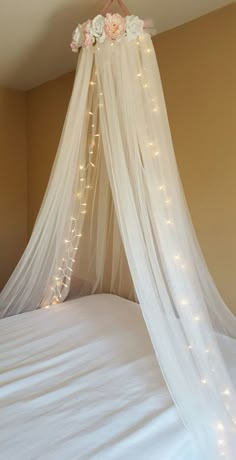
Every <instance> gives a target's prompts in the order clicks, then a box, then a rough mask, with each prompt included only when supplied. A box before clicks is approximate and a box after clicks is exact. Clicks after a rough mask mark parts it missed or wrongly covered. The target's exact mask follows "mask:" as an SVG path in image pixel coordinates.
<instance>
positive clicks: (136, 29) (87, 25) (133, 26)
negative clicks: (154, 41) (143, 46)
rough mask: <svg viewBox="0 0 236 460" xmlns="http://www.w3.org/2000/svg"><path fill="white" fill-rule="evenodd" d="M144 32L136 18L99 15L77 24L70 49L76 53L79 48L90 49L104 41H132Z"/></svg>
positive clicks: (142, 25) (142, 24) (142, 26)
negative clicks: (124, 39) (123, 39)
mask: <svg viewBox="0 0 236 460" xmlns="http://www.w3.org/2000/svg"><path fill="white" fill-rule="evenodd" d="M143 32H144V21H142V19H140V18H139V17H138V16H134V15H132V16H126V17H125V18H124V17H123V16H121V15H120V14H118V13H115V14H111V13H107V14H106V16H102V15H101V14H99V15H98V16H96V17H95V18H94V19H93V20H91V19H89V20H88V21H86V22H84V23H83V24H79V25H78V26H77V27H76V29H75V31H74V32H73V36H72V42H71V45H70V46H71V49H72V51H73V52H74V53H77V52H78V50H79V48H81V47H83V48H91V47H92V46H94V45H96V43H103V42H104V41H105V40H106V39H110V40H118V41H119V40H121V39H122V38H123V37H126V38H127V39H128V40H134V39H136V38H137V37H139V36H140V35H142V34H143Z"/></svg>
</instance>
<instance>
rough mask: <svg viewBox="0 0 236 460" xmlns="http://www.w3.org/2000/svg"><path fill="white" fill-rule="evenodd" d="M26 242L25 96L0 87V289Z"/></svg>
mask: <svg viewBox="0 0 236 460" xmlns="http://www.w3.org/2000/svg"><path fill="white" fill-rule="evenodd" d="M26 242H27V146H26V96H25V94H24V93H23V92H20V91H14V90H8V89H3V88H0V289H1V288H2V287H3V286H4V284H5V283H6V281H7V279H8V277H9V276H10V274H11V272H12V271H13V269H14V267H15V265H16V263H17V262H18V260H19V258H20V256H21V254H22V252H23V250H24V248H25V245H26Z"/></svg>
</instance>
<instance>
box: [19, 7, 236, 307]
mask: <svg viewBox="0 0 236 460" xmlns="http://www.w3.org/2000/svg"><path fill="white" fill-rule="evenodd" d="M235 24H236V5H234V6H230V7H227V8H224V9H222V10H218V11H216V12H214V13H212V14H209V15H207V16H204V17H202V18H199V19H197V20H195V21H192V22H190V23H188V24H184V25H183V26H180V27H178V28H176V29H173V30H171V31H168V32H166V33H164V34H161V35H159V36H158V37H157V38H156V39H155V40H154V44H155V48H156V51H157V55H158V61H159V65H160V70H161V76H162V81H163V87H164V92H165V97H166V103H167V109H168V114H169V119H170V125H171V131H172V135H173V141H174V147H175V151H176V156H177V162H178V165H179V169H180V174H181V177H182V181H183V185H184V189H185V192H186V196H187V200H188V203H189V206H190V211H191V215H192V218H193V222H194V225H195V228H196V231H197V235H198V238H199V241H200V244H201V247H202V249H203V252H204V255H205V257H206V260H207V263H208V266H209V269H210V271H211V273H212V275H213V277H214V279H215V281H216V284H217V286H218V288H219V290H220V292H221V293H222V295H223V297H224V299H225V300H226V302H227V303H228V304H229V306H231V308H232V309H234V311H235V312H236V292H235V290H234V277H235V274H236V247H235V243H236V238H235V234H236V231H235V230H236V213H235V203H234V201H235V192H236V181H235V171H236V156H235V154H234V151H235V147H236V135H235V132H234V130H233V110H234V111H235V107H236V94H235V79H236V63H235V59H234V56H235V47H236V44H235V33H234V28H235ZM233 51H234V52H233ZM73 78H74V74H73V73H72V74H68V75H65V76H63V77H61V78H59V79H57V80H55V81H52V82H49V83H46V84H45V85H42V86H40V87H38V88H36V89H33V90H32V91H30V92H29V93H28V95H27V104H28V128H29V131H28V138H29V228H30V229H32V225H33V223H34V220H35V218H36V215H37V212H38V209H39V206H40V203H41V200H42V198H43V194H44V191H45V187H46V184H47V181H48V178H49V174H50V169H51V166H52V163H53V159H54V155H55V152H56V148H57V145H58V142H59V137H60V133H61V128H62V125H63V121H64V117H65V113H66V108H67V105H68V102H69V98H70V94H71V90H72V84H73ZM234 119H235V113H234ZM233 291H234V292H233Z"/></svg>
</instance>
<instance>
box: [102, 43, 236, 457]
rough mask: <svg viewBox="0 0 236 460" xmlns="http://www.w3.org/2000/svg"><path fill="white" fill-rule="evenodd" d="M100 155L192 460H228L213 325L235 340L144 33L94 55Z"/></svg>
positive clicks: (224, 386)
mask: <svg viewBox="0 0 236 460" xmlns="http://www.w3.org/2000/svg"><path fill="white" fill-rule="evenodd" d="M95 54H96V68H97V72H98V81H99V91H101V92H102V93H103V94H104V102H103V106H102V107H101V109H100V117H101V132H102V139H103V144H104V154H105V157H106V164H107V168H108V172H109V178H110V183H111V187H112V192H113V198H114V202H115V209H116V214H117V217H118V222H119V226H120V231H121V234H122V238H123V243H124V247H125V252H126V255H127V258H128V262H129V267H130V271H131V275H132V279H133V281H134V285H135V289H136V292H137V295H138V299H139V301H140V304H141V308H142V311H143V316H144V318H145V321H146V324H147V327H148V330H149V333H150V336H151V339H152V342H153V346H154V349H155V351H156V354H157V358H158V361H159V364H160V366H161V368H162V371H163V374H164V376H165V378H166V382H167V384H168V386H169V389H170V392H171V394H172V396H173V399H174V401H175V403H176V405H177V407H178V408H179V411H180V413H181V415H182V418H183V421H184V423H185V424H186V426H187V427H188V428H189V429H190V431H191V433H192V434H193V437H194V439H195V442H196V455H197V457H196V458H198V459H200V458H201V459H203V458H205V459H208V460H209V459H216V458H221V457H222V455H225V456H226V457H228V458H233V452H235V450H234V447H233V446H235V443H234V442H235V438H234V434H233V423H232V419H233V417H234V414H235V400H234V389H233V384H232V383H231V381H230V377H229V375H228V372H227V370H226V368H225V366H224V363H223V360H222V357H221V354H220V351H219V348H218V344H217V339H216V335H215V332H214V326H216V328H217V327H219V328H221V329H223V330H224V331H227V332H229V333H231V334H232V335H233V334H235V319H234V318H233V316H232V315H231V313H230V312H229V310H228V309H227V307H226V306H225V305H224V304H223V302H222V300H221V299H220V297H219V294H218V293H217V291H216V289H215V288H213V283H212V280H211V278H210V275H209V273H208V271H207V268H206V265H205V264H204V261H203V258H202V256H201V252H200V250H199V247H198V246H197V243H196V240H195V237H194V231H193V228H192V225H191V222H190V218H189V215H188V212H187V207H186V203H185V199H184V195H183V192H182V187H181V184H180V180H179V176H178V171H177V167H176V162H175V157H174V152H173V146H172V142H171V136H170V130H169V125H168V119H167V115H166V109H165V102H164V98H163V91H162V87H161V80H160V76H159V72H158V68H157V63H156V56H155V51H154V49H153V45H152V42H151V39H150V37H149V36H148V35H146V36H144V37H140V39H139V40H138V41H137V42H136V41H135V42H130V43H129V42H126V43H122V45H121V44H115V45H113V46H111V45H110V44H109V43H107V44H105V45H104V46H102V47H100V49H99V50H96V53H95Z"/></svg>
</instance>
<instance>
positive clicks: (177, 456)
mask: <svg viewBox="0 0 236 460" xmlns="http://www.w3.org/2000/svg"><path fill="white" fill-rule="evenodd" d="M0 347H1V391H0V446H1V449H0V458H1V459H4V460H37V459H44V460H72V459H75V460H90V459H96V460H121V459H122V460H128V459H135V460H154V459H155V460H192V459H194V460H195V458H194V455H193V452H192V447H191V441H190V438H189V435H188V432H187V430H186V429H185V428H184V426H183V424H182V422H181V420H180V418H179V416H178V413H177V411H176V409H175V407H174V405H173V403H172V400H171V397H170V395H169V392H168V390H167V387H166V385H165V383H164V381H163V378H162V375H161V372H160V369H159V366H158V363H157V360H156V358H155V355H154V352H153V348H152V345H151V343H150V339H149V336H148V333H147V331H146V327H145V324H144V321H143V318H142V315H141V311H140V308H139V306H138V305H137V304H135V303H133V302H130V301H127V300H124V299H121V298H120V297H116V296H113V295H106V294H100V295H94V296H89V297H84V298H81V299H77V300H73V301H69V302H65V303H64V304H62V305H59V306H54V307H50V308H49V309H44V310H38V311H35V312H31V313H25V314H21V315H18V316H14V317H10V318H6V319H4V320H2V321H0Z"/></svg>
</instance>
